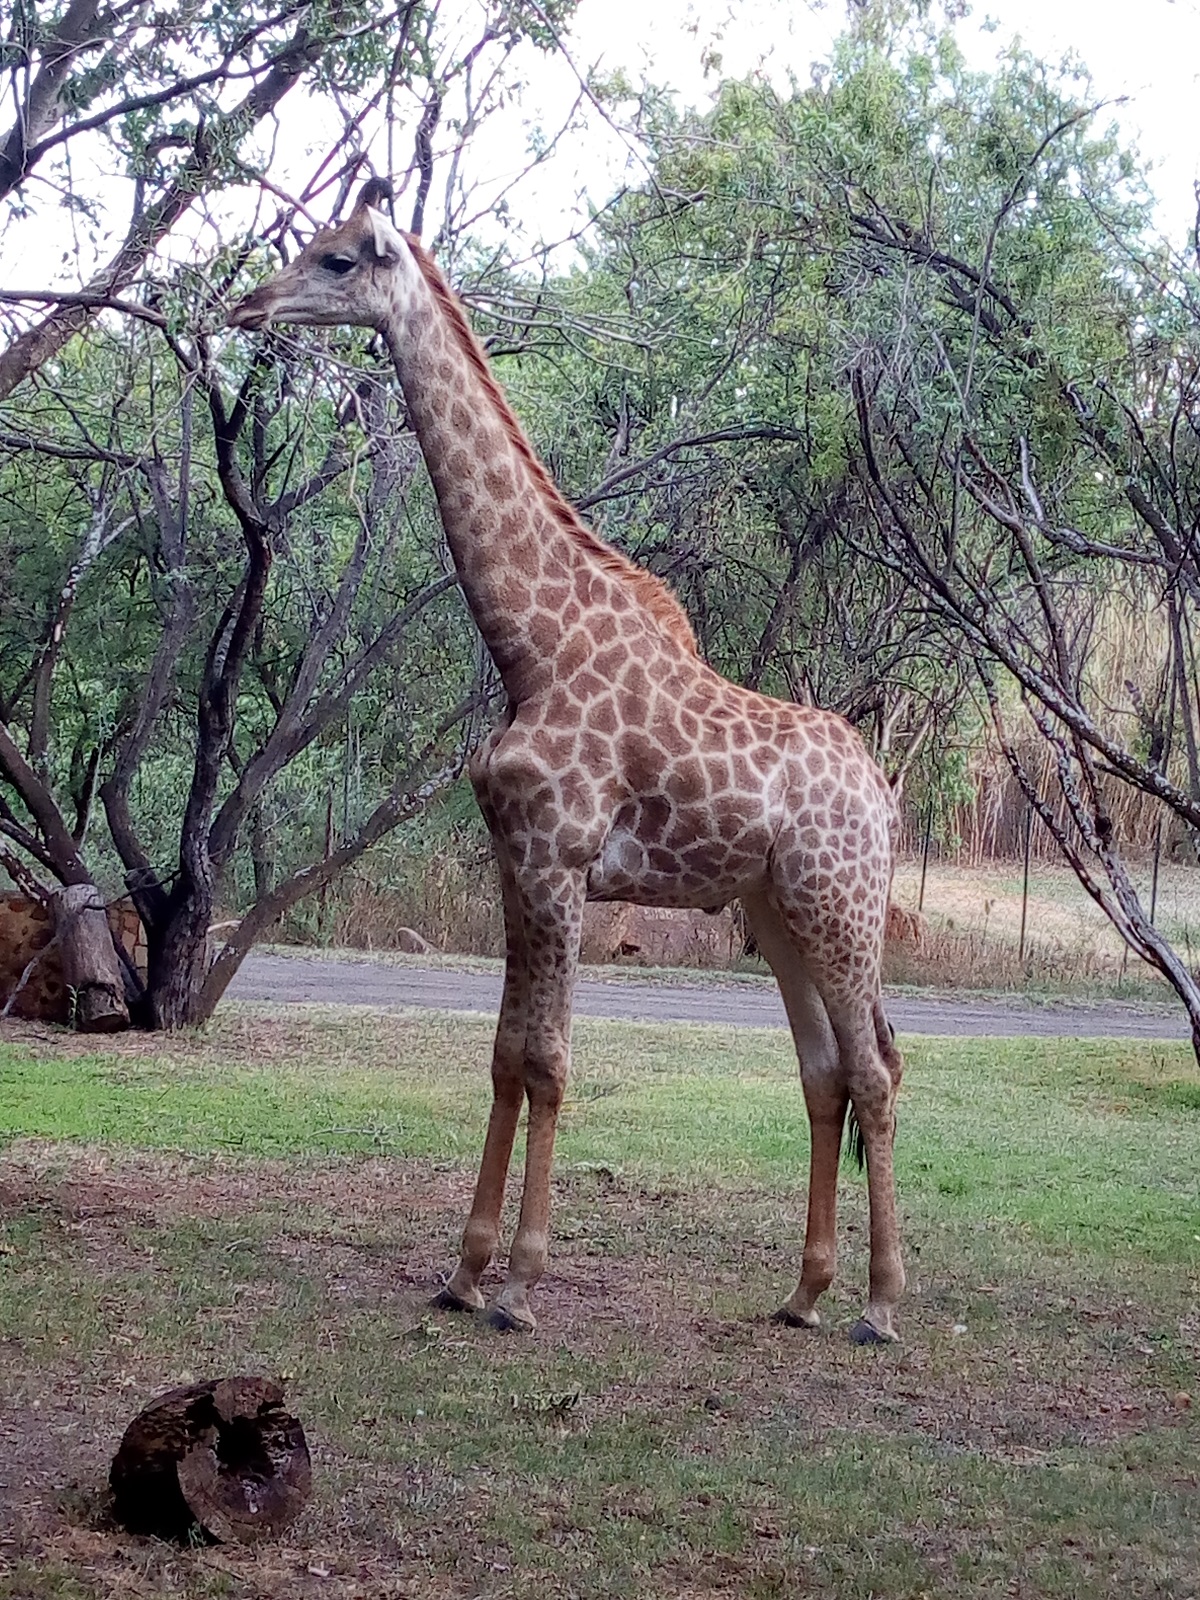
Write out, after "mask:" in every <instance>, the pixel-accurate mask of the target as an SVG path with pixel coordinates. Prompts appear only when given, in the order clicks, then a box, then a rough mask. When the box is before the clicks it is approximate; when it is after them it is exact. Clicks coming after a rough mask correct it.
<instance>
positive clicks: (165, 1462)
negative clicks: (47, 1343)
mask: <svg viewBox="0 0 1200 1600" xmlns="http://www.w3.org/2000/svg"><path fill="white" fill-rule="evenodd" d="M109 1483H110V1484H111V1485H112V1491H113V1498H114V1501H115V1503H116V1504H115V1509H116V1514H117V1516H118V1518H119V1519H120V1521H122V1522H123V1523H124V1524H125V1526H126V1527H127V1528H129V1529H131V1531H133V1532H134V1533H148V1534H155V1535H157V1536H158V1537H159V1538H167V1539H172V1538H173V1539H182V1538H185V1537H187V1536H188V1535H189V1534H190V1533H191V1532H192V1530H193V1529H195V1528H196V1527H197V1526H199V1527H200V1528H202V1529H203V1530H204V1532H205V1533H206V1534H208V1536H209V1537H210V1538H212V1539H215V1540H216V1541H218V1542H219V1543H222V1544H253V1543H255V1542H256V1541H258V1540H260V1539H265V1538H270V1537H271V1536H273V1535H275V1534H278V1533H281V1532H282V1531H283V1529H284V1528H286V1527H287V1526H288V1524H289V1523H290V1522H292V1521H294V1520H295V1518H296V1517H297V1516H298V1515H299V1512H300V1510H301V1508H302V1507H303V1505H304V1503H305V1502H306V1501H307V1499H308V1497H309V1494H310V1493H311V1491H312V1465H311V1462H310V1460H309V1454H308V1445H307V1443H306V1442H305V1438H304V1429H303V1428H302V1427H301V1426H300V1423H299V1422H298V1421H297V1419H296V1418H295V1417H293V1416H290V1415H289V1414H288V1412H287V1411H285V1410H284V1406H283V1386H282V1385H281V1384H279V1383H276V1382H273V1381H272V1380H271V1379H269V1378H220V1379H213V1380H211V1381H210V1382H207V1383H193V1384H188V1385H187V1386H186V1387H184V1388H180V1389H171V1390H169V1391H168V1392H167V1393H166V1394H163V1395H160V1396H159V1397H158V1399H157V1400H153V1401H151V1403H150V1404H149V1405H148V1406H147V1407H146V1408H145V1409H144V1410H143V1411H141V1412H139V1413H138V1415H137V1416H136V1417H135V1418H134V1419H133V1421H132V1422H131V1423H130V1424H129V1426H128V1428H126V1430H125V1436H124V1438H123V1439H122V1440H121V1446H120V1449H119V1450H118V1451H117V1453H116V1456H115V1457H114V1458H113V1464H112V1468H111V1470H110V1472H109Z"/></svg>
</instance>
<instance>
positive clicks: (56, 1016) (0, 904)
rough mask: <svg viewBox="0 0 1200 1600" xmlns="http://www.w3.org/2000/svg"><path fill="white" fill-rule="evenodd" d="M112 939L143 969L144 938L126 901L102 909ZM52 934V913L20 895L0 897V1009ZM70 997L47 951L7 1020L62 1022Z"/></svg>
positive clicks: (54, 954) (59, 969)
mask: <svg viewBox="0 0 1200 1600" xmlns="http://www.w3.org/2000/svg"><path fill="white" fill-rule="evenodd" d="M108 922H109V926H110V927H111V928H112V930H113V937H114V938H119V939H120V940H121V942H122V943H123V944H124V946H125V949H126V950H127V951H128V953H129V955H130V957H131V959H132V960H133V962H134V964H135V966H136V967H137V969H138V971H139V972H141V973H142V974H143V975H145V971H146V936H145V932H144V930H143V928H142V924H141V922H140V921H139V919H138V914H137V912H136V911H135V910H134V909H133V906H132V904H131V903H130V902H129V901H128V900H119V901H117V902H116V904H115V905H111V906H110V907H109V908H108ZM53 936H54V911H53V908H52V907H50V906H48V905H43V904H42V903H41V902H40V901H38V900H29V899H27V898H26V897H25V896H24V895H20V894H12V895H4V896H0V1011H2V1010H3V1009H4V1006H5V1004H6V1003H7V1001H8V997H9V996H10V995H11V994H12V992H13V990H14V989H15V988H16V987H17V984H18V983H20V981H21V974H22V973H23V972H24V971H25V968H26V967H27V966H28V965H29V963H30V961H32V960H33V958H34V956H35V955H36V954H37V953H38V951H39V950H45V949H46V946H47V945H48V944H49V943H50V940H51V939H52V938H53ZM70 1007H71V999H70V996H69V994H68V993H67V986H66V984H65V983H64V982H63V975H62V967H61V965H60V963H59V959H58V951H57V949H54V950H48V951H47V952H46V954H45V955H44V956H43V957H42V959H41V960H40V961H39V962H38V964H37V966H36V967H35V968H34V969H33V971H32V973H31V974H30V976H29V981H28V983H26V985H25V987H24V988H23V989H22V990H21V992H20V994H19V995H18V996H17V1000H16V1004H15V1005H14V1006H13V1008H12V1011H11V1012H10V1013H9V1015H10V1016H14V1017H25V1018H26V1019H28V1020H32V1021H38V1022H68V1021H69V1020H70Z"/></svg>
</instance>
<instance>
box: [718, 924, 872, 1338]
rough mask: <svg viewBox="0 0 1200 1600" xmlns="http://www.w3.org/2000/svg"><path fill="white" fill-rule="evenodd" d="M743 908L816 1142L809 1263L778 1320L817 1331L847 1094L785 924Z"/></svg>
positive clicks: (818, 1002) (827, 1277)
mask: <svg viewBox="0 0 1200 1600" xmlns="http://www.w3.org/2000/svg"><path fill="white" fill-rule="evenodd" d="M743 905H744V908H745V911H746V916H747V918H748V919H749V922H750V926H751V928H752V930H753V932H754V937H755V939H756V941H757V943H758V948H759V950H760V951H761V952H762V955H763V957H764V959H765V960H766V961H767V962H768V964H769V965H770V968H771V970H772V972H773V973H774V974H775V977H776V980H777V982H778V984H779V989H780V993H781V994H782V996H783V1003H784V1006H785V1007H786V1009H787V1014H788V1021H789V1023H790V1025H791V1030H792V1038H793V1040H794V1042H795V1045H796V1055H797V1057H798V1058H799V1062H800V1079H801V1082H802V1084H803V1086H804V1100H805V1104H806V1106H807V1107H808V1118H809V1130H810V1139H811V1158H810V1162H809V1171H808V1217H807V1221H806V1224H805V1233H804V1265H803V1268H802V1271H801V1275H800V1282H799V1283H798V1284H797V1285H796V1288H795V1289H794V1290H793V1291H792V1293H791V1294H790V1295H789V1296H788V1298H787V1300H785V1301H784V1303H783V1305H782V1306H780V1308H779V1310H778V1311H777V1312H776V1313H775V1317H776V1320H777V1321H779V1322H785V1323H787V1324H788V1325H789V1326H791V1327H804V1328H817V1327H819V1326H820V1323H821V1316H820V1313H819V1312H818V1310H817V1301H818V1300H819V1299H820V1297H821V1295H822V1294H824V1292H825V1290H826V1289H828V1287H829V1285H830V1284H831V1283H832V1282H833V1276H834V1272H835V1270H836V1268H837V1177H838V1159H839V1154H840V1150H841V1141H842V1129H843V1126H844V1125H845V1121H846V1107H847V1104H848V1095H847V1091H846V1088H845V1085H844V1083H843V1081H842V1077H841V1071H840V1064H839V1058H838V1048H837V1041H836V1039H835V1038H834V1034H833V1029H832V1028H831V1026H830V1023H829V1017H828V1014H827V1013H826V1010H825V1004H824V1001H823V1000H822V999H821V995H820V992H819V991H818V989H817V986H816V984H815V983H814V982H813V980H812V977H811V976H810V975H809V973H808V971H807V969H806V967H805V965H804V963H803V961H802V959H801V957H800V953H799V950H798V949H797V947H796V944H795V943H794V941H793V940H792V938H791V936H790V935H789V933H788V931H787V927H786V924H785V922H784V920H783V918H782V917H781V915H780V913H779V912H778V911H777V910H776V908H775V906H774V905H773V904H771V902H770V901H769V900H768V899H767V897H766V896H765V895H755V896H753V897H751V896H747V897H746V899H745V900H744V901H743Z"/></svg>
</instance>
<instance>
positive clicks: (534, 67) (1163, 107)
mask: <svg viewBox="0 0 1200 1600" xmlns="http://www.w3.org/2000/svg"><path fill="white" fill-rule="evenodd" d="M460 4H461V8H462V10H461V18H462V29H463V33H464V37H468V38H473V37H475V36H477V30H478V22H479V16H480V11H481V0H460ZM845 14H846V13H845V7H844V0H825V3H821V0H813V3H807V0H581V4H580V6H579V9H578V11H577V13H576V17H575V20H574V24H573V28H572V33H571V36H570V38H569V40H568V50H569V52H570V55H571V57H572V59H573V61H574V63H575V65H576V66H577V67H578V68H579V69H580V70H581V71H583V72H585V73H587V72H589V71H591V70H592V69H598V70H600V71H601V72H612V71H616V70H617V69H622V70H623V71H624V72H625V74H626V75H627V76H628V77H629V78H630V79H631V80H633V81H634V82H635V83H636V82H640V81H641V80H643V79H647V80H649V81H651V82H654V83H656V84H659V85H668V86H670V87H671V88H672V89H673V90H674V91H675V92H676V94H677V96H678V98H679V100H680V102H681V103H685V104H692V105H703V104H705V103H706V101H707V98H708V96H709V95H710V94H711V92H712V91H713V89H714V88H715V86H716V83H717V81H718V78H719V77H720V76H727V77H729V76H741V75H744V74H746V73H749V72H752V71H756V70H757V71H760V72H764V73H766V74H767V75H769V76H770V77H771V78H772V80H773V81H775V82H777V83H778V85H779V86H780V87H781V88H786V85H787V83H788V79H789V76H794V77H795V78H796V79H797V80H798V81H799V82H801V83H807V82H808V81H809V80H810V77H811V70H812V65H813V63H814V62H816V61H819V60H821V59H823V58H824V57H826V56H827V54H828V51H829V47H830V43H831V41H832V40H833V38H834V37H835V36H836V35H837V34H838V33H839V32H840V31H841V30H842V28H843V26H844V20H845ZM957 35H958V38H959V41H960V43H961V45H962V47H963V49H964V51H965V53H966V55H967V58H968V60H969V61H970V63H971V65H972V66H974V67H978V68H986V67H988V66H990V65H992V64H993V63H994V62H995V60H996V58H997V56H998V55H999V54H1001V53H1002V52H1003V51H1005V50H1006V49H1007V48H1008V47H1009V45H1010V44H1011V42H1012V40H1013V38H1014V37H1015V36H1017V37H1019V38H1020V39H1021V41H1022V42H1023V43H1024V44H1025V45H1026V46H1027V47H1028V48H1029V49H1030V50H1031V51H1032V52H1033V53H1034V54H1035V55H1036V56H1039V57H1041V58H1042V59H1044V60H1047V61H1050V62H1057V61H1058V60H1060V59H1061V58H1062V57H1063V56H1064V55H1066V54H1068V53H1070V52H1074V53H1075V55H1076V56H1078V57H1079V58H1081V59H1082V60H1083V62H1084V63H1085V64H1086V65H1087V66H1088V68H1089V69H1090V71H1091V74H1092V79H1093V82H1094V86H1095V92H1096V95H1097V98H1103V99H1110V100H1115V99H1117V98H1120V97H1124V98H1125V101H1126V103H1125V104H1124V105H1123V106H1120V107H1114V108H1113V110H1112V112H1111V114H1110V115H1111V116H1112V117H1115V118H1116V119H1117V120H1118V121H1119V122H1120V124H1121V126H1122V129H1123V131H1124V133H1125V135H1126V137H1127V138H1129V139H1132V140H1134V141H1136V143H1137V144H1138V146H1139V147H1140V149H1141V151H1142V154H1143V155H1144V156H1145V157H1146V158H1148V159H1149V160H1150V162H1151V163H1152V168H1153V170H1152V172H1151V182H1152V185H1153V188H1154V190H1155V192H1156V194H1157V197H1158V202H1159V212H1158V216H1159V223H1160V226H1161V228H1162V229H1163V231H1164V232H1166V233H1167V234H1168V235H1169V236H1170V237H1171V238H1172V240H1173V241H1174V242H1175V243H1176V244H1177V245H1182V244H1183V243H1184V241H1185V238H1186V236H1187V233H1188V230H1190V228H1191V226H1192V223H1193V221H1194V218H1195V211H1196V202H1195V199H1194V195H1193V182H1194V180H1195V179H1196V178H1197V176H1198V174H1200V116H1198V115H1197V111H1198V106H1200V96H1198V94H1197V80H1198V79H1200V0H990V3H977V4H976V7H975V11H974V14H973V16H971V17H969V18H967V19H965V20H964V21H962V22H960V23H959V24H958V28H957ZM713 52H716V53H717V54H718V55H719V56H720V67H719V69H718V70H712V69H711V68H710V70H709V71H708V72H707V73H706V70H705V66H704V62H705V58H706V56H709V55H711V53H713ZM521 64H522V66H523V69H524V71H525V73H526V77H527V84H526V87H525V89H524V92H523V94H522V95H521V97H520V100H519V103H518V104H517V105H515V106H514V107H512V108H511V109H509V110H508V111H506V112H504V113H502V114H501V116H500V117H498V119H497V120H496V121H495V122H494V123H491V124H489V125H488V126H487V128H486V129H485V132H484V134H483V136H482V138H481V140H480V141H479V142H478V144H477V147H476V149H475V150H474V151H473V153H472V154H471V157H470V167H471V170H472V172H473V173H474V174H475V175H476V176H478V177H479V178H481V179H485V180H487V181H486V182H484V184H483V187H482V194H481V198H486V196H487V194H488V193H489V192H492V191H494V189H496V188H498V187H499V186H500V185H501V182H502V180H504V179H505V178H507V177H511V176H513V175H515V174H516V173H519V172H520V171H521V170H522V169H523V167H524V166H525V164H526V156H525V133H526V125H528V124H538V125H540V126H541V127H543V128H544V129H545V130H546V131H547V132H553V131H555V130H556V129H557V128H558V127H559V126H560V125H561V122H562V119H563V117H564V116H565V115H566V112H567V111H568V110H569V107H570V105H571V103H572V101H573V100H574V98H575V96H576V94H577V92H578V87H579V86H578V81H577V79H576V77H575V75H574V74H573V72H572V70H571V67H570V66H568V64H567V63H566V62H565V61H564V60H563V59H562V58H561V57H560V56H550V57H541V56H537V55H535V54H533V53H532V52H525V53H524V54H523V55H522V57H521ZM320 122H321V118H320V116H319V115H318V116H316V117H314V107H313V105H312V103H311V102H308V101H306V100H305V99H303V98H297V99H296V100H294V101H293V100H288V101H285V102H284V107H283V114H282V116H281V120H280V125H279V128H278V130H277V133H276V135H275V139H276V152H277V154H278V155H279V157H280V158H281V162H280V166H279V167H277V166H275V165H273V166H272V172H273V174H278V175H280V176H281V177H283V181H284V182H285V183H286V182H287V181H288V179H289V178H290V177H291V176H293V175H294V176H295V178H296V180H297V183H299V182H302V181H303V177H302V174H304V173H306V172H307V171H308V170H310V169H311V161H310V159H309V157H308V156H307V155H306V153H305V152H306V149H311V148H313V147H314V145H315V144H322V143H323V140H322V138H321V134H322V133H324V134H325V136H326V137H327V136H328V132H329V130H328V128H326V129H324V130H322V129H321V127H320ZM83 154H84V153H83V152H80V158H81V160H80V165H78V166H77V171H79V172H81V173H82V170H83V164H82V158H83ZM373 154H375V157H376V164H377V166H378V167H379V168H380V169H382V168H383V167H384V166H385V165H386V162H385V160H384V157H383V153H382V152H373ZM407 154H408V151H407V149H405V151H404V156H405V158H407ZM281 168H283V169H286V176H284V175H283V173H282V172H281ZM641 171H642V169H641V167H640V166H639V164H638V162H637V160H636V156H635V154H633V153H631V150H630V148H629V146H628V145H627V144H626V143H623V142H622V140H621V139H620V138H619V137H618V136H617V134H616V133H615V132H614V131H613V130H612V129H611V128H610V127H608V126H607V125H606V124H605V122H604V121H603V120H602V119H601V118H600V117H599V116H598V115H595V114H591V115H589V117H588V118H587V120H586V125H585V126H584V127H581V128H578V129H576V130H575V131H573V132H571V133H569V134H568V135H567V136H566V137H565V138H564V140H563V141H562V143H561V144H560V146H559V147H558V148H557V150H556V152H555V154H554V156H553V158H552V160H551V161H550V162H548V163H547V164H546V165H545V166H543V167H542V168H540V169H539V170H538V171H537V172H536V173H535V174H533V175H532V176H531V177H530V178H527V179H526V180H525V181H524V182H523V183H522V184H521V185H520V186H519V187H518V188H517V190H516V191H515V192H514V193H513V195H512V197H511V200H510V206H511V212H512V216H513V219H514V229H515V231H517V232H519V233H520V234H523V235H524V237H525V238H526V239H527V240H528V241H529V242H531V243H532V242H534V241H536V240H537V239H538V238H539V237H540V238H542V239H545V240H547V241H553V240H557V239H561V238H563V237H565V236H566V235H568V234H569V233H570V232H571V231H572V229H573V228H574V227H576V226H578V225H579V223H580V222H581V220H582V219H583V217H584V216H585V215H586V207H585V206H583V205H582V204H581V203H580V201H579V196H580V193H581V191H584V190H586V192H587V193H588V194H589V195H590V197H591V200H592V202H593V203H594V204H599V203H602V202H603V201H604V200H606V199H607V198H608V197H609V196H610V195H611V193H612V192H613V191H614V190H615V189H616V188H617V187H618V186H619V184H620V183H621V182H622V181H635V182H636V181H637V180H638V178H639V176H640V174H641ZM101 183H102V192H103V191H104V190H105V189H106V190H107V192H108V194H109V195H111V202H110V213H109V215H108V216H107V217H106V218H105V219H104V221H103V222H102V223H101V224H100V226H99V227H98V228H97V229H96V230H95V231H94V232H93V231H92V230H91V229H86V230H81V226H80V224H79V222H78V220H76V221H74V222H73V221H72V219H71V218H70V217H69V216H68V214H67V213H65V212H64V211H62V210H61V209H60V208H58V207H57V205H56V204H55V203H54V199H53V196H52V195H50V196H47V194H46V193H45V191H42V193H41V194H40V195H39V196H38V200H39V203H38V205H37V216H36V219H30V220H28V221H25V222H23V223H15V224H14V225H12V226H11V227H10V228H8V229H7V230H4V236H3V237H0V281H2V282H4V283H5V284H6V285H11V286H14V287H20V288H31V287H34V286H38V287H41V286H43V285H46V284H47V283H48V282H53V281H59V282H64V283H66V284H67V285H68V286H74V285H76V284H77V283H78V282H79V279H80V276H81V271H86V270H89V269H90V267H91V266H92V265H94V264H96V263H98V262H99V261H100V260H104V259H107V257H108V255H109V254H110V253H111V249H112V247H113V241H114V237H115V236H119V234H120V233H121V232H123V230H124V227H125V225H126V223H127V220H128V198H127V190H128V185H127V184H126V183H125V182H124V181H123V180H119V179H116V178H111V179H104V180H101ZM93 192H95V190H94V189H93ZM32 194H33V190H32V189H31V195H32ZM248 204H253V202H252V200H250V198H249V196H248V195H247V193H246V192H245V191H243V192H241V193H240V194H238V193H231V194H230V195H228V196H227V197H226V200H225V201H224V202H223V203H222V209H227V210H232V211H234V212H235V213H237V214H239V215H240V216H241V217H242V219H243V222H244V221H245V219H246V217H247V215H248V212H247V206H248ZM273 210H274V202H273V201H271V202H269V205H268V208H267V214H268V215H269V214H271V212H272V211H273ZM436 223H437V184H436V180H435V192H434V195H433V196H431V205H430V215H429V225H428V226H427V229H426V232H427V234H428V233H431V232H432V231H433V228H434V227H436ZM518 224H519V226H518ZM197 228H198V232H199V234H200V241H198V240H197V239H196V237H195V235H194V233H193V230H194V229H197ZM110 230H111V231H110ZM81 232H82V233H84V234H85V237H83V239H82V242H80V235H81ZM73 242H74V243H77V244H80V248H81V254H80V257H79V258H78V259H76V258H75V256H74V253H73V251H72V248H71V247H72V243H73ZM513 242H514V243H515V240H514V241H513ZM205 243H211V240H206V239H205V228H204V226H203V225H202V224H199V223H198V221H197V222H196V223H193V224H192V225H191V226H190V227H189V226H187V225H185V226H184V227H183V228H182V229H181V230H180V231H179V236H178V237H177V239H176V240H175V241H174V242H173V245H172V253H173V254H174V255H176V256H177V257H178V256H187V255H191V254H194V253H195V252H196V251H197V248H199V249H201V250H203V249H204V246H205Z"/></svg>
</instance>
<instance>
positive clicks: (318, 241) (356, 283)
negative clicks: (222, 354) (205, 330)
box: [229, 178, 421, 329]
mask: <svg viewBox="0 0 1200 1600" xmlns="http://www.w3.org/2000/svg"><path fill="white" fill-rule="evenodd" d="M388 192H389V190H388V186H387V185H386V184H384V183H382V182H381V181H380V180H379V179H377V178H372V179H371V180H370V181H369V182H368V183H367V184H366V185H365V186H364V187H363V191H362V193H361V194H360V195H359V198H358V204H357V205H356V206H355V208H354V211H353V213H352V215H351V216H350V217H349V219H348V220H347V221H345V222H343V223H341V224H340V225H339V226H338V227H336V228H323V229H322V230H321V232H320V233H318V234H317V236H316V237H315V238H314V239H313V240H312V241H311V243H309V244H308V245H306V247H305V248H304V249H303V250H302V251H301V253H300V254H299V255H298V256H297V257H296V259H295V260H294V261H292V262H290V263H289V264H288V265H287V266H286V267H284V268H283V269H282V271H280V272H277V273H276V274H275V276H274V277H273V278H268V279H267V281H266V283H264V284H260V285H259V287H258V288H257V289H255V290H254V291H253V293H251V294H248V295H247V296H246V298H245V299H244V300H242V301H240V302H239V303H238V304H237V305H236V306H234V308H233V310H232V311H231V312H230V314H229V322H230V325H231V326H232V327H234V328H265V327H266V326H267V325H268V323H271V322H295V323H305V324H309V325H318V326H335V325H338V324H346V323H350V324H354V325H355V326H359V327H365V328H378V329H383V328H384V327H386V326H387V325H388V324H389V323H394V321H395V319H396V317H397V316H398V315H402V314H403V312H404V309H405V306H406V304H407V303H408V302H409V300H411V297H412V295H413V293H414V292H415V291H416V289H417V286H418V285H419V284H420V282H421V272H420V268H419V267H418V265H417V262H416V260H415V258H414V256H413V250H412V245H413V243H414V241H411V240H410V238H409V236H408V235H407V234H404V233H400V232H399V231H398V230H397V229H396V228H394V227H393V226H392V224H391V223H390V222H389V221H388V219H387V217H386V216H385V215H384V214H383V212H382V211H381V210H379V206H380V204H381V202H382V201H383V200H384V199H385V198H386V197H387V194H388Z"/></svg>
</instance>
